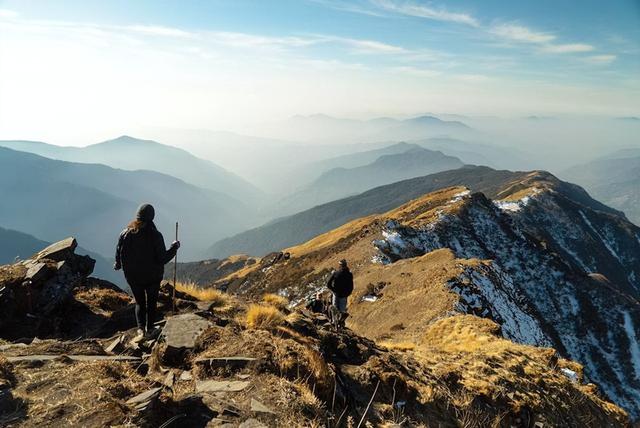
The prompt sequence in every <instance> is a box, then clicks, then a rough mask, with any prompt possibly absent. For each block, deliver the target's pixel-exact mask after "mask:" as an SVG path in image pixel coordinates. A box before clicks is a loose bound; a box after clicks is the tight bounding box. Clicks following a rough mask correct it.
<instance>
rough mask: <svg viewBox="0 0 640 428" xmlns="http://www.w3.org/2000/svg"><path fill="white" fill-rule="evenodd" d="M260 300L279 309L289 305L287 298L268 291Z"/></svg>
mask: <svg viewBox="0 0 640 428" xmlns="http://www.w3.org/2000/svg"><path fill="white" fill-rule="evenodd" d="M262 302H263V303H265V304H266V305H269V306H274V307H276V308H278V309H280V310H283V309H286V308H287V306H288V305H289V300H287V298H286V297H282V296H279V295H277V294H273V293H268V294H265V295H264V296H262Z"/></svg>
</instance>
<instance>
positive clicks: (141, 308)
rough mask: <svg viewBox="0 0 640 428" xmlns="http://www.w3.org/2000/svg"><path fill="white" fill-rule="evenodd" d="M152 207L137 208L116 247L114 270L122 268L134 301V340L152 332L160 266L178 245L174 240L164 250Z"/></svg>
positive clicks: (167, 259)
mask: <svg viewBox="0 0 640 428" xmlns="http://www.w3.org/2000/svg"><path fill="white" fill-rule="evenodd" d="M154 217H155V210H154V209H153V206H151V205H149V204H143V205H141V206H140V208H138V212H137V213H136V219H135V220H133V221H132V222H131V223H129V225H128V226H127V228H126V229H125V230H123V231H122V233H121V234H120V238H119V239H118V245H117V247H116V262H115V264H114V266H113V267H114V269H115V270H120V269H122V270H123V271H124V277H125V278H126V280H127V283H128V284H129V287H131V292H132V293H133V297H134V298H135V300H136V321H137V323H138V336H139V337H138V339H141V338H142V336H144V335H145V334H146V335H147V336H150V335H152V334H153V331H154V328H153V323H154V322H155V318H156V303H157V300H158V292H159V290H160V282H161V281H162V277H163V275H164V265H165V264H167V263H169V261H171V259H173V257H175V255H176V251H177V250H178V248H180V242H179V241H174V242H173V243H172V244H171V247H170V248H169V249H168V250H167V249H166V248H165V246H164V238H163V237H162V233H160V232H159V231H158V229H156V225H155V224H154V223H153V218H154Z"/></svg>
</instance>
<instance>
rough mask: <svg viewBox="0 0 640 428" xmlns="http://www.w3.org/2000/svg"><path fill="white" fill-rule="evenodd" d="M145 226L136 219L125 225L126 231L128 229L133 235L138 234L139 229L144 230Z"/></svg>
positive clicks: (144, 223)
mask: <svg viewBox="0 0 640 428" xmlns="http://www.w3.org/2000/svg"><path fill="white" fill-rule="evenodd" d="M146 225H147V223H146V222H144V221H142V220H140V219H137V218H136V219H133V220H131V223H129V224H128V225H127V229H129V230H130V231H132V232H133V233H138V232H139V231H140V229H142V228H144V227H145V226H146Z"/></svg>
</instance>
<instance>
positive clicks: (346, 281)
mask: <svg viewBox="0 0 640 428" xmlns="http://www.w3.org/2000/svg"><path fill="white" fill-rule="evenodd" d="M327 288H328V289H329V290H331V291H332V292H333V293H334V294H335V295H336V296H338V297H349V296H350V295H351V293H352V292H353V274H352V273H351V271H350V270H349V268H348V267H343V268H340V269H338V270H337V271H335V272H333V274H331V277H330V278H329V281H328V282H327Z"/></svg>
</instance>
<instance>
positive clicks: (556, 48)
mask: <svg viewBox="0 0 640 428" xmlns="http://www.w3.org/2000/svg"><path fill="white" fill-rule="evenodd" d="M541 50H542V51H543V52H550V53H578V52H590V51H592V50H595V47H593V46H591V45H588V44H586V43H568V44H560V45H552V44H551V45H546V46H543V47H542V48H541Z"/></svg>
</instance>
